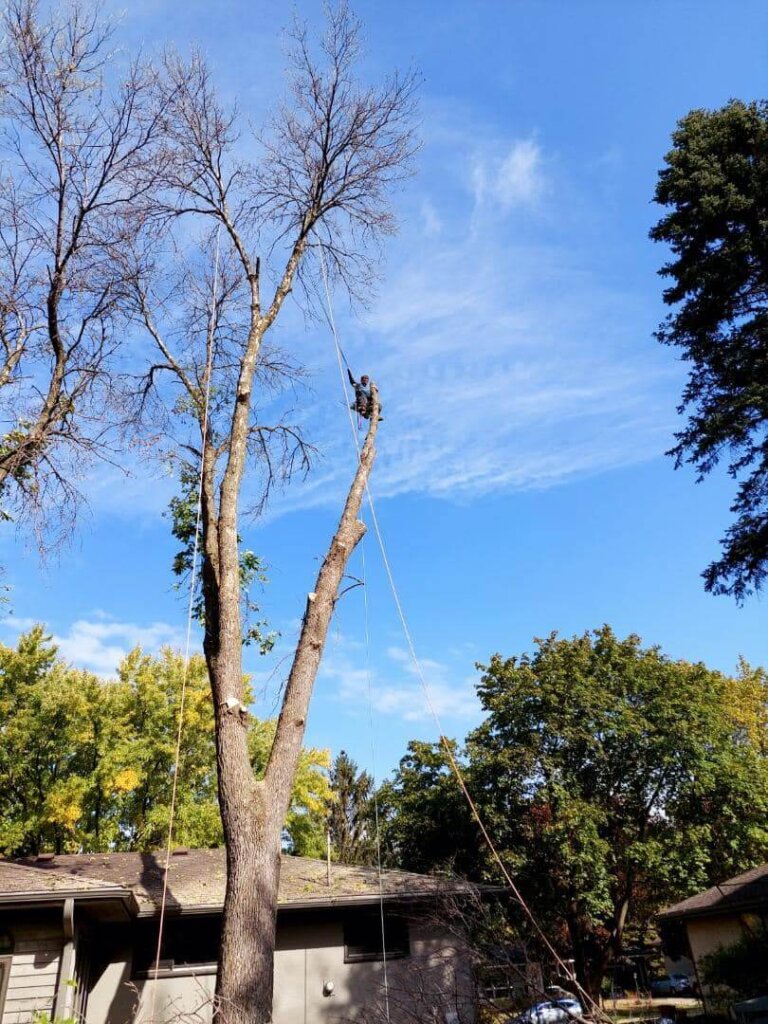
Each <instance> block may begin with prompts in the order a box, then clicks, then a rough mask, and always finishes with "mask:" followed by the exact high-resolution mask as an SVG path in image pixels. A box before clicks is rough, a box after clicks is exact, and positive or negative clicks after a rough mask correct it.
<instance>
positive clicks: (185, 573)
mask: <svg viewBox="0 0 768 1024" xmlns="http://www.w3.org/2000/svg"><path fill="white" fill-rule="evenodd" d="M198 485H199V480H198V476H197V472H196V471H194V470H193V469H192V468H191V467H190V466H188V465H182V467H181V470H180V472H179V486H180V491H181V493H180V494H178V495H176V496H175V497H173V498H171V500H170V501H169V503H168V512H167V513H166V515H167V516H168V518H169V519H170V520H171V524H172V525H171V532H172V533H173V536H174V537H175V538H176V540H178V541H180V542H181V545H182V547H181V548H180V550H179V551H177V552H176V554H175V555H174V557H173V563H172V568H173V573H174V575H175V576H176V577H177V582H176V583H175V584H174V586H175V589H176V590H186V588H187V587H188V586H189V579H190V574H191V573H192V568H193V566H192V563H193V561H194V551H195V531H196V529H197V503H198ZM237 540H238V546H240V543H241V538H240V535H239V534H238V538H237ZM201 563H202V559H198V570H197V578H196V579H195V581H194V587H195V593H194V598H193V601H192V614H193V616H194V618H195V620H196V621H197V622H199V623H200V624H201V625H202V626H203V627H205V607H204V600H203V590H202V579H201V575H200V564H201ZM268 582H269V577H268V576H267V573H266V568H265V565H264V562H263V561H262V559H261V558H260V557H259V556H258V555H257V554H256V553H255V551H251V550H250V549H247V548H246V549H245V550H243V549H242V548H240V593H241V595H242V607H243V613H244V619H245V628H244V629H243V644H244V645H245V646H249V645H250V644H255V645H256V646H257V647H258V649H259V652H260V653H261V654H268V653H269V652H270V651H271V650H272V648H273V647H274V646H275V641H276V640H277V638H278V636H279V635H280V634H279V633H278V632H277V631H276V630H267V625H268V623H267V622H266V620H265V619H254V618H252V616H255V615H258V612H259V606H258V604H257V603H256V601H254V600H253V598H252V597H251V592H252V590H253V588H254V587H255V586H258V585H261V586H263V585H264V584H265V583H268Z"/></svg>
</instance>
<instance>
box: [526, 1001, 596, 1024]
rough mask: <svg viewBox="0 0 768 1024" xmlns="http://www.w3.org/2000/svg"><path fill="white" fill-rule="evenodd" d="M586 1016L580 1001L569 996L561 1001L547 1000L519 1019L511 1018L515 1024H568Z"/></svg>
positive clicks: (530, 1008) (537, 1004)
mask: <svg viewBox="0 0 768 1024" xmlns="http://www.w3.org/2000/svg"><path fill="white" fill-rule="evenodd" d="M583 1016H584V1008H583V1007H582V1005H581V1003H580V1002H579V1000H578V999H576V998H575V997H574V996H571V995H567V996H565V997H563V998H561V999H547V1000H544V1001H543V1002H540V1003H534V1005H533V1006H529V1007H528V1009H527V1010H523V1012H522V1013H521V1014H520V1015H519V1016H517V1017H510V1018H509V1019H510V1022H514V1024H568V1021H572V1020H574V1019H579V1018H581V1017H583Z"/></svg>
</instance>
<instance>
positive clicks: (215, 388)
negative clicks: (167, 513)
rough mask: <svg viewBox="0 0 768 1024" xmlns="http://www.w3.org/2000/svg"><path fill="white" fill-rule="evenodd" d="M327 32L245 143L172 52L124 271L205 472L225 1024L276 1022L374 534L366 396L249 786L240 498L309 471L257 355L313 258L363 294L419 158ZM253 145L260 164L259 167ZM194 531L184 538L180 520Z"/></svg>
mask: <svg viewBox="0 0 768 1024" xmlns="http://www.w3.org/2000/svg"><path fill="white" fill-rule="evenodd" d="M327 17H328V24H327V32H326V34H325V36H324V38H323V40H322V41H321V43H320V44H319V46H318V47H317V48H315V47H313V44H312V41H311V40H310V38H309V36H308V34H307V32H306V30H305V29H304V28H303V27H302V26H298V27H295V29H294V31H293V33H292V36H291V39H292V43H293V47H292V50H291V53H290V58H289V61H290V63H289V71H290V76H291V92H290V100H289V102H287V103H286V104H285V106H284V107H282V108H281V109H280V110H279V112H278V114H277V116H276V117H275V119H274V121H273V122H272V124H271V125H270V126H269V128H268V129H267V130H266V131H265V132H264V134H263V135H261V136H260V137H258V138H257V139H252V140H251V139H249V140H243V139H241V138H240V136H239V134H238V131H237V119H236V114H235V113H234V112H232V111H228V110H226V109H225V108H224V107H223V106H222V104H221V103H220V102H219V101H218V100H217V98H216V95H215V92H214V89H213V86H212V84H211V80H210V77H209V73H208V70H207V69H206V66H205V64H204V62H203V60H202V59H201V58H200V57H199V56H194V57H193V58H192V59H191V60H189V61H185V60H183V59H182V58H181V57H179V56H178V55H176V54H174V53H169V54H167V55H166V57H165V62H164V72H165V73H164V76H163V80H162V84H161V87H160V89H161V91H160V95H159V97H158V107H159V108H161V109H162V110H163V118H164V134H165V142H164V148H163V151H162V152H161V154H160V160H159V162H158V174H159V176H160V179H161V184H162V192H161V194H160V195H159V196H158V197H157V198H156V200H155V207H154V216H153V218H152V220H151V221H150V222H148V224H149V227H150V228H151V230H150V232H149V235H148V237H147V238H145V239H144V241H143V243H142V244H141V245H136V246H134V250H133V256H132V261H133V262H132V269H131V270H130V274H129V272H128V269H126V274H127V275H128V276H131V275H132V281H133V288H132V291H133V296H134V306H135V316H136V319H137V320H138V321H139V322H141V323H142V324H143V326H144V328H145V330H146V332H147V335H148V336H149V337H150V338H151V339H152V341H153V344H154V352H155V356H154V357H153V358H152V360H151V366H150V368H149V370H148V372H147V374H146V375H145V377H144V379H143V380H142V381H141V382H140V384H139V386H138V387H137V388H136V397H137V399H138V402H139V407H140V410H141V411H142V412H143V413H144V414H145V415H146V416H147V417H148V418H149V419H150V420H151V421H152V422H153V423H154V424H158V423H161V422H162V423H163V424H164V429H165V431H166V434H167V437H168V439H169V440H170V441H171V442H172V445H173V446H174V447H175V449H176V451H177V452H178V451H179V450H181V451H183V452H184V453H186V456H185V457H187V456H188V457H189V458H188V461H187V466H186V470H185V472H186V480H187V483H188V484H189V481H190V479H191V478H192V471H193V468H194V467H195V466H196V465H197V464H198V462H199V463H200V464H201V465H202V474H201V480H202V484H201V509H202V523H201V547H202V583H201V588H202V607H203V616H204V622H205V633H204V651H205V657H206V660H207V664H208V670H209V674H210V680H211V689H212V696H213V702H214V706H215V716H216V744H217V756H218V774H219V801H220V806H221V814H222V820H223V825H224V835H225V841H226V847H227V869H228V873H227V891H226V901H225V907H224V920H223V933H222V946H221V955H220V962H219V972H218V981H217V1003H216V1005H217V1007H218V1009H217V1011H216V1013H217V1017H218V1019H221V1020H223V1021H226V1022H227V1024H245V1022H246V1021H247V1022H249V1024H253V1022H266V1021H268V1020H270V1019H271V1005H272V980H273V956H274V940H275V920H276V909H277V889H278V880H279V870H280V848H281V832H282V827H283V821H284V818H285V814H286V810H287V807H288V801H289V799H290V792H291V786H292V782H293V778H294V774H295V772H296V767H297V761H298V757H299V753H300V750H301V743H302V738H303V735H304V727H305V722H306V718H307V711H308V707H309V702H310V697H311V694H312V688H313V684H314V681H315V676H316V673H317V669H318V665H319V662H320V658H321V655H322V651H323V647H324V644H325V640H326V635H327V631H328V627H329V624H330V621H331V617H332V614H333V609H334V605H335V602H336V600H337V596H338V592H339V585H340V581H341V579H342V577H343V574H344V571H345V567H346V565H347V561H348V559H349V557H350V555H351V554H352V552H353V550H354V548H355V546H356V545H357V543H358V542H359V540H360V538H361V537H362V535H363V532H364V527H363V525H362V523H361V522H360V521H359V511H360V505H361V501H362V497H363V494H364V490H365V486H366V483H367V480H368V476H369V474H370V471H371V467H372V465H373V461H374V457H375V450H374V441H375V436H376V431H377V427H378V408H379V406H378V398H377V397H376V393H375V392H374V401H373V405H374V408H373V414H372V416H371V419H370V425H369V429H368V433H367V436H366V439H365V443H364V445H363V448H362V452H361V455H360V460H359V463H358V466H357V469H356V472H355V476H354V480H353V482H352V485H351V488H350V491H349V494H348V497H347V500H346V504H345V507H344V511H343V514H342V516H341V519H340V522H339V526H338V529H337V531H336V533H335V535H334V538H333V540H332V542H331V545H330V547H329V549H328V552H327V555H326V557H325V560H324V562H323V565H322V568H321V570H320V574H319V576H318V578H317V581H316V584H315V587H314V590H313V591H312V592H311V593H310V595H309V597H308V600H307V605H306V610H305V613H304V619H303V625H302V629H301V635H300V638H299V641H298V645H297V648H296V652H295V657H294V661H293V666H292V668H291V671H290V674H289V676H288V679H287V682H286V685H285V690H284V693H283V702H282V709H281V712H280V716H279V722H278V726H277V730H276V734H275V738H274V743H273V747H272V750H271V754H270V757H269V761H268V765H267V769H266V775H265V778H264V780H263V781H261V782H255V781H254V778H253V773H252V771H251V766H250V761H249V756H248V745H247V734H246V730H245V728H244V725H243V708H242V704H243V701H244V699H245V695H244V691H243V674H242V646H243V642H244V637H245V635H246V632H247V631H246V630H244V625H243V616H242V606H241V598H242V593H241V590H242V582H243V570H244V564H243V556H244V554H248V553H244V552H243V551H242V550H241V544H240V537H239V531H240V525H241V518H242V505H243V504H244V499H245V497H246V496H247V497H249V498H250V499H251V500H252V501H253V502H254V503H255V505H256V507H260V506H261V504H262V503H263V500H264V499H265V497H266V495H267V494H268V493H269V490H270V487H271V486H272V484H273V483H274V481H275V479H276V478H277V477H281V476H283V477H284V476H290V474H291V472H292V471H293V470H295V469H298V468H305V467H306V465H307V460H308V457H309V454H310V453H309V451H308V449H307V446H306V443H305V441H304V439H303V437H302V435H301V431H300V429H299V427H298V426H297V425H296V424H294V423H292V422H291V420H290V417H289V416H287V415H284V416H278V418H277V419H271V418H269V413H270V409H271V408H272V407H273V406H274V403H273V402H272V398H273V395H274V392H275V390H276V389H279V388H280V387H282V386H283V385H284V384H285V383H286V381H288V382H290V381H291V380H292V379H295V376H296V374H297V372H298V371H297V369H296V367H295V366H294V365H293V364H292V363H291V361H290V360H289V359H288V358H287V357H285V356H284V355H283V354H281V353H280V352H279V351H277V350H276V349H275V348H274V346H270V345H268V344H267V343H266V340H265V339H266V338H267V335H268V332H269V331H270V329H271V328H272V327H273V325H274V324H275V323H276V321H277V319H278V317H279V316H280V314H281V311H282V310H283V307H284V304H285V302H286V300H287V298H288V296H289V295H290V294H291V292H292V291H293V290H294V289H295V288H296V287H297V285H301V286H302V288H301V289H300V294H302V295H304V296H305V297H311V295H312V294H313V291H314V292H316V291H317V283H318V275H319V273H320V265H321V264H320V261H321V260H322V261H324V263H325V266H326V267H327V269H328V273H329V274H330V275H331V277H332V279H334V280H336V281H340V282H342V283H343V284H344V285H346V286H347V288H348V289H349V290H350V291H351V292H352V293H354V294H358V295H360V294H364V293H365V290H366V289H367V288H368V286H369V284H370V279H371V277H372V272H373V269H374V267H375V258H376V255H377V253H376V246H377V243H378V242H379V241H380V239H381V238H382V237H383V236H384V235H385V234H387V233H388V232H390V231H391V230H392V229H393V219H392V214H391V211H390V208H389V205H388V195H389V192H390V190H391V187H392V186H393V184H394V183H396V182H397V181H398V180H399V179H400V178H401V177H402V176H403V175H404V174H405V173H407V171H408V169H409V162H410V159H411V156H412V153H413V150H414V140H413V135H412V111H413V95H414V78H413V76H411V75H409V76H407V77H405V78H400V77H398V76H395V77H392V78H391V79H390V80H388V81H387V82H386V83H385V84H384V85H383V86H381V87H379V88H367V87H364V86H362V85H360V84H359V83H358V81H357V79H356V76H355V65H356V60H357V57H358V51H359V33H360V27H359V24H358V23H357V21H356V20H355V18H354V17H353V16H352V15H351V14H350V12H349V11H348V9H347V8H346V6H345V5H343V4H342V6H340V7H338V8H337V9H335V10H329V11H328V14H327ZM254 146H255V147H257V149H258V161H257V162H252V161H251V160H249V159H248V150H249V147H250V148H251V150H252V148H253V147H254ZM190 217H192V218H193V222H192V225H190V223H189V218H190ZM182 223H183V227H181V228H179V229H177V228H176V225H178V224H182ZM195 224H197V225H198V226H197V228H196V227H195V226H194V225H195ZM196 232H197V234H196ZM195 244H197V248H195ZM214 253H216V255H215V256H214ZM182 255H183V256H184V259H182V258H181V257H182ZM179 266H182V269H181V271H180V272H179V273H177V274H176V275H174V273H173V271H174V268H175V267H179ZM212 293H213V294H214V295H215V301H214V302H213V303H210V302H207V301H206V297H207V296H210V295H211V294H212ZM264 293H267V294H264ZM188 510H189V505H187V511H188ZM184 529H185V528H183V527H182V529H181V530H180V533H179V535H180V536H184V537H185V538H186V540H187V541H189V538H190V536H191V534H190V524H189V520H188V519H187V526H186V533H185V532H184ZM193 532H194V527H192V533H193ZM187 553H188V548H187ZM185 565H186V567H187V568H188V567H189V559H188V558H187V559H186V562H185Z"/></svg>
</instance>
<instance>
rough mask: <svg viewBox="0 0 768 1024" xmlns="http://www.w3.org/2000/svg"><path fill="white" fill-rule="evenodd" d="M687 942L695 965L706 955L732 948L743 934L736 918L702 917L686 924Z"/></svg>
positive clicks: (739, 922)
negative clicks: (728, 947) (723, 948)
mask: <svg viewBox="0 0 768 1024" xmlns="http://www.w3.org/2000/svg"><path fill="white" fill-rule="evenodd" d="M687 928H688V941H689V942H690V944H691V953H692V954H693V959H694V961H695V962H696V964H699V963H700V962H701V959H702V957H705V956H706V955H707V954H708V953H714V952H715V950H717V949H720V948H721V947H727V946H732V945H733V944H734V943H735V942H738V941H739V939H740V938H741V937H742V935H743V934H744V930H743V928H742V926H741V921H740V920H739V918H738V917H703V918H700V919H699V920H693V921H688V922H687Z"/></svg>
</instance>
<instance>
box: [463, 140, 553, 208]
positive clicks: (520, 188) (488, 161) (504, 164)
mask: <svg viewBox="0 0 768 1024" xmlns="http://www.w3.org/2000/svg"><path fill="white" fill-rule="evenodd" d="M546 184H547V183H546V177H545V172H544V160H543V154H542V150H541V147H540V146H539V145H538V143H536V142H534V140H533V139H515V140H514V141H513V142H512V143H511V144H510V145H509V146H508V148H507V149H506V151H505V152H503V153H501V154H500V155H493V156H489V155H488V154H487V153H482V154H477V155H476V156H475V158H474V161H473V164H472V185H473V190H474V195H475V202H476V203H477V205H478V206H480V205H482V204H484V203H486V202H488V201H490V202H493V203H495V204H497V205H498V206H499V207H500V208H501V210H502V211H504V212H509V211H510V210H512V209H513V208H515V207H520V206H531V205H534V204H535V203H537V202H538V200H539V199H541V197H542V196H543V194H544V192H545V190H546Z"/></svg>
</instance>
